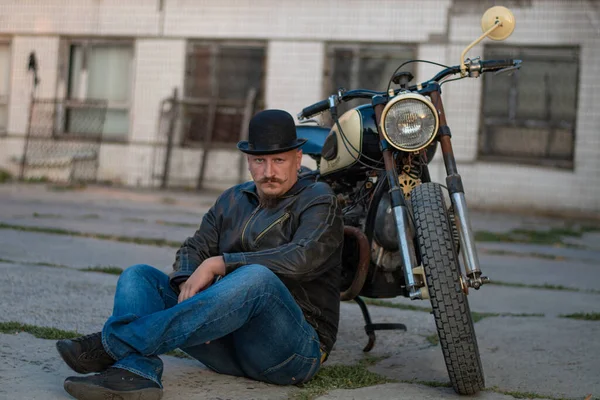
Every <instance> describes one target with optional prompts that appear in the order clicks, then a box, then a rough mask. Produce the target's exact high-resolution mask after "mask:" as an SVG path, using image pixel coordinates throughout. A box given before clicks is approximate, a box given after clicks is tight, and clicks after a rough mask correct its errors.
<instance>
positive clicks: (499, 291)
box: [385, 285, 600, 316]
mask: <svg viewBox="0 0 600 400" xmlns="http://www.w3.org/2000/svg"><path fill="white" fill-rule="evenodd" d="M385 300H386V301H389V302H391V303H395V304H406V305H416V306H421V307H430V303H429V300H413V301H411V300H408V299H407V298H405V297H396V298H394V299H385ZM469 306H470V307H471V311H476V312H482V313H514V314H521V313H527V314H536V313H541V314H544V315H546V316H558V315H561V314H571V313H577V312H600V295H598V294H592V293H579V292H569V291H564V290H541V289H528V288H514V287H507V286H494V285H487V286H484V287H483V288H481V289H480V290H478V291H476V290H470V291H469Z"/></svg>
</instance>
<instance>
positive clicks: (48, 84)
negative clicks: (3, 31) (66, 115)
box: [8, 36, 59, 134]
mask: <svg viewBox="0 0 600 400" xmlns="http://www.w3.org/2000/svg"><path fill="white" fill-rule="evenodd" d="M58 43H59V40H58V38H57V37H44V36H15V37H14V38H13V40H12V44H11V47H12V60H11V61H12V63H11V74H12V78H11V86H10V102H9V106H8V115H9V117H8V132H11V133H20V134H24V133H25V132H26V130H27V119H28V115H29V103H30V99H31V89H32V87H33V75H32V73H30V72H29V71H28V70H27V65H28V64H29V54H30V53H31V52H32V51H35V54H36V58H37V60H38V68H39V71H38V77H39V79H40V83H39V85H38V87H37V91H36V96H37V97H38V98H51V97H54V93H55V90H56V79H57V78H58Z"/></svg>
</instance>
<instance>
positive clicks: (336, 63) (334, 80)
mask: <svg viewBox="0 0 600 400" xmlns="http://www.w3.org/2000/svg"><path fill="white" fill-rule="evenodd" d="M416 53H417V51H416V48H415V46H412V45H387V44H366V43H330V44H329V45H328V46H327V64H326V68H325V79H324V81H325V96H329V95H331V94H333V93H335V92H337V90H338V89H339V88H344V89H346V90H352V89H370V90H377V91H385V89H386V88H387V85H388V82H389V80H390V78H391V77H392V74H393V73H394V71H395V70H396V68H398V67H399V66H400V64H402V63H403V62H405V61H408V60H411V59H414V58H416ZM414 68H415V64H414V63H411V64H407V65H405V66H404V67H402V69H401V70H402V71H409V72H411V73H413V75H414V74H415V73H414ZM392 85H393V84H392ZM368 102H369V100H362V99H357V100H352V101H349V102H347V103H343V104H340V105H339V106H338V113H339V114H340V115H341V114H342V113H343V112H345V111H347V110H350V109H351V108H353V107H356V106H358V105H360V104H365V103H368Z"/></svg>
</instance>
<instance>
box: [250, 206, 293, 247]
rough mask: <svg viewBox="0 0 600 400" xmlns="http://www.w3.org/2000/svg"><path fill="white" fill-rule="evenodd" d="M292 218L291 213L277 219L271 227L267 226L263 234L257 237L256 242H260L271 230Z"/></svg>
mask: <svg viewBox="0 0 600 400" xmlns="http://www.w3.org/2000/svg"><path fill="white" fill-rule="evenodd" d="M289 217H290V213H287V212H286V213H285V214H283V215H282V216H281V217H279V218H277V219H276V220H275V221H273V222H272V223H271V224H270V225H269V226H267V227H266V228H265V229H264V230H263V231H262V232H261V233H259V234H258V236H257V237H256V240H255V241H256V242H258V241H259V240H260V239H261V238H262V237H263V236H264V235H265V234H266V233H267V232H268V231H269V230H270V229H271V228H273V227H274V226H275V225H277V224H278V223H280V222H283V221H285V220H286V219H288V218H289Z"/></svg>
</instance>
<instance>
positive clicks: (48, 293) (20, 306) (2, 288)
mask: <svg viewBox="0 0 600 400" xmlns="http://www.w3.org/2000/svg"><path fill="white" fill-rule="evenodd" d="M117 280H118V277H117V276H115V275H108V274H104V273H98V272H82V271H73V270H71V269H68V268H53V267H38V266H28V265H15V264H2V263H0V304H2V311H0V321H3V322H7V321H16V322H21V323H25V324H31V325H37V326H46V327H54V328H59V329H64V330H70V331H77V332H80V333H82V334H88V333H91V332H97V331H99V330H101V329H102V326H103V325H104V322H105V321H106V319H107V318H108V317H109V316H110V314H111V311H112V306H113V297H114V293H115V288H116V284H117Z"/></svg>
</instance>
